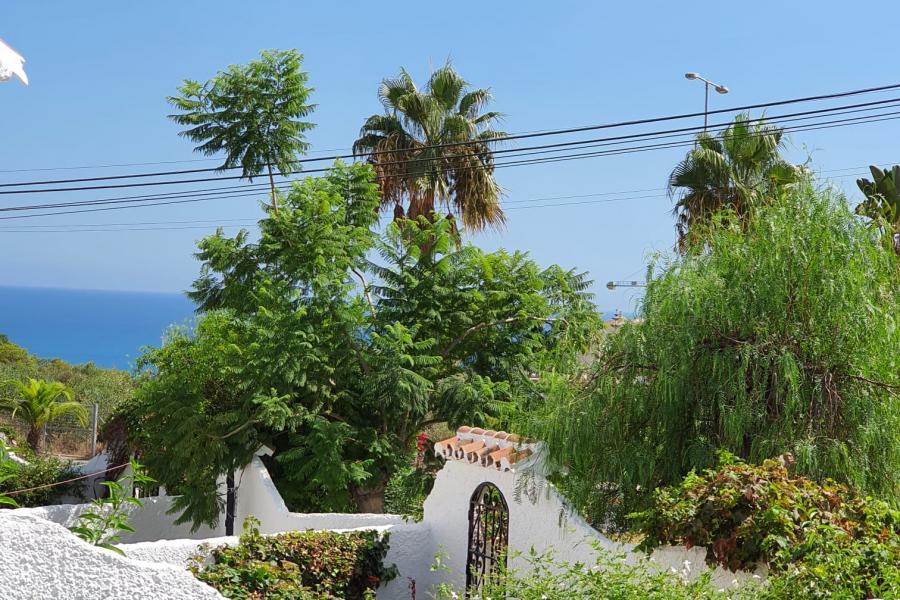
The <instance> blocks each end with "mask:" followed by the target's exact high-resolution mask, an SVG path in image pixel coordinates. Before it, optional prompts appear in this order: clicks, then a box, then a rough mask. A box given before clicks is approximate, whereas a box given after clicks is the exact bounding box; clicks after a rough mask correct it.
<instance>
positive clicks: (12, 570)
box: [0, 511, 222, 600]
mask: <svg viewBox="0 0 900 600" xmlns="http://www.w3.org/2000/svg"><path fill="white" fill-rule="evenodd" d="M194 543H196V542H194ZM0 598H3V599H4V600H25V599H29V600H32V599H38V598H65V599H67V600H97V599H98V598H106V599H109V600H114V599H117V598H121V599H125V598H165V599H167V600H203V599H209V600H221V598H222V596H221V595H220V594H219V593H218V592H216V591H215V590H214V589H212V588H211V587H209V586H207V585H206V584H204V583H201V582H200V581H198V580H196V579H195V578H194V577H193V575H191V574H190V573H188V572H187V571H185V570H184V569H182V568H177V567H173V566H171V565H169V564H163V563H150V562H142V561H138V560H134V559H133V558H126V557H122V556H119V555H118V554H115V553H113V552H110V551H109V550H104V549H102V548H97V547H96V546H92V545H90V544H88V543H87V542H84V541H82V540H81V539H79V538H77V537H75V536H74V535H72V534H71V533H70V532H69V531H67V530H66V529H65V528H63V527H62V526H60V525H58V524H56V523H50V522H48V521H46V520H44V519H41V518H39V517H37V516H34V515H29V514H26V513H22V512H18V511H0Z"/></svg>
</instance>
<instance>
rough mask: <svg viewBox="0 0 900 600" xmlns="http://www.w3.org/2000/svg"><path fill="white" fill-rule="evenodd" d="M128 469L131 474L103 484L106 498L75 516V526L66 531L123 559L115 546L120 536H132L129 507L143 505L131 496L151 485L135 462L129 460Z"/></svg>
mask: <svg viewBox="0 0 900 600" xmlns="http://www.w3.org/2000/svg"><path fill="white" fill-rule="evenodd" d="M130 467H131V472H130V473H129V474H128V475H126V476H125V477H122V478H120V479H119V480H118V481H104V482H103V485H104V486H105V487H106V489H107V496H106V497H105V498H97V499H95V500H94V501H93V502H91V507H90V508H89V509H87V510H85V511H84V512H83V513H81V514H80V515H78V522H77V523H76V524H75V525H73V526H72V527H69V530H70V531H71V532H72V533H74V534H75V535H77V536H78V537H80V538H81V539H83V540H84V541H86V542H88V543H90V544H93V545H95V546H99V547H101V548H106V549H107V550H112V551H113V552H116V553H118V554H121V555H123V556H124V555H125V552H123V551H122V549H121V548H119V547H117V546H116V545H115V544H116V543H117V542H118V541H119V540H120V539H121V534H122V533H123V532H128V533H134V531H135V529H134V527H132V526H131V525H130V524H129V523H128V517H129V514H130V511H131V509H132V507H135V506H136V507H138V508H140V507H142V506H143V505H144V503H143V502H141V501H140V500H139V499H138V498H135V497H133V496H132V495H131V491H132V490H133V489H134V487H135V486H146V485H149V484H151V483H153V482H154V479H153V478H152V477H149V476H148V475H146V474H145V473H144V467H143V466H142V465H140V464H139V463H138V462H137V461H135V460H132V461H131V463H130Z"/></svg>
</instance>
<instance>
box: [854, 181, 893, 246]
mask: <svg viewBox="0 0 900 600" xmlns="http://www.w3.org/2000/svg"><path fill="white" fill-rule="evenodd" d="M869 170H870V171H871V172H872V180H869V179H864V178H861V179H857V180H856V185H857V186H858V187H859V189H860V191H861V192H862V193H863V195H864V196H865V197H866V199H865V200H864V201H863V202H862V203H861V204H859V206H857V207H856V213H857V214H860V215H864V216H866V217H869V218H870V219H872V221H873V222H874V223H875V224H876V226H877V227H879V228H880V229H881V230H882V231H883V232H884V234H885V239H887V240H888V241H889V242H890V243H891V244H892V245H893V247H894V250H895V251H896V252H897V253H898V254H900V188H898V187H897V186H898V184H900V166H897V165H895V166H894V167H893V168H892V169H891V170H890V171H883V170H881V169H879V168H878V167H876V166H874V165H872V166H870V167H869Z"/></svg>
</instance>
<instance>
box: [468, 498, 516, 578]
mask: <svg viewBox="0 0 900 600" xmlns="http://www.w3.org/2000/svg"><path fill="white" fill-rule="evenodd" d="M508 542H509V507H508V506H507V504H506V500H505V499H504V498H503V494H502V493H500V490H499V489H498V488H497V486H495V485H494V484H492V483H482V484H481V485H479V486H478V487H477V488H476V489H475V493H473V494H472V499H471V500H470V501H469V552H468V556H467V558H466V590H478V589H481V587H482V585H484V583H485V581H487V580H489V579H490V578H491V577H496V576H497V574H498V573H499V571H500V569H501V567H505V566H506V548H507V544H508Z"/></svg>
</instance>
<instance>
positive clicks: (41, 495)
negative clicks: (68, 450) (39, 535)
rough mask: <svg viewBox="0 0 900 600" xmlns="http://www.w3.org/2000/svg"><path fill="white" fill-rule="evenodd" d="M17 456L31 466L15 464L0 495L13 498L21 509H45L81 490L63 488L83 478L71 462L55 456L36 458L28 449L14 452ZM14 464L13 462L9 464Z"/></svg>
mask: <svg viewBox="0 0 900 600" xmlns="http://www.w3.org/2000/svg"><path fill="white" fill-rule="evenodd" d="M14 452H15V453H16V456H19V457H21V458H24V459H25V460H27V461H28V464H16V463H12V464H15V465H16V466H15V469H14V470H10V471H8V472H7V473H6V475H7V477H4V478H2V480H0V494H3V493H6V494H10V493H12V492H17V493H15V494H12V496H11V497H12V498H14V499H15V500H16V502H17V504H18V505H19V506H23V507H31V506H46V505H48V504H53V503H54V501H55V500H56V498H58V497H60V496H61V495H65V494H68V493H72V492H73V491H75V490H77V489H79V488H78V484H77V482H76V483H69V484H62V485H57V484H60V483H61V482H63V481H68V480H69V479H72V478H74V477H78V476H80V475H81V472H80V471H78V469H76V468H75V466H74V465H73V464H72V463H71V462H69V461H63V460H60V459H58V458H56V457H55V456H43V455H35V454H33V453H32V452H30V450H29V449H27V448H25V447H23V448H15V449H14ZM10 462H12V461H10ZM35 487H37V488H39V489H36V490H32V491H29V492H24V493H18V492H19V490H26V489H31V488H35Z"/></svg>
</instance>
